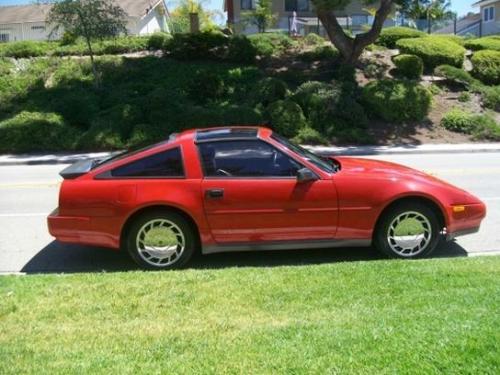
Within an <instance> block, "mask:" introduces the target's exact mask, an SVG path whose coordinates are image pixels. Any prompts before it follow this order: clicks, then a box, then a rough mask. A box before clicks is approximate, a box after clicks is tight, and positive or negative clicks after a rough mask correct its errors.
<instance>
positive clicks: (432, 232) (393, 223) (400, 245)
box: [374, 203, 441, 259]
mask: <svg viewBox="0 0 500 375" xmlns="http://www.w3.org/2000/svg"><path fill="white" fill-rule="evenodd" d="M440 232H441V228H440V225H439V220H438V217H437V215H436V213H435V212H434V210H433V209H431V208H430V207H428V206H426V205H424V204H421V203H404V204H400V205H397V206H395V207H393V208H392V209H390V210H389V211H388V212H386V213H385V214H384V216H383V217H382V218H381V221H380V223H379V224H378V226H377V229H376V232H375V236H374V243H375V247H376V248H377V249H378V250H380V251H381V252H383V253H384V254H386V255H388V256H389V257H391V258H404V259H413V258H420V257H424V256H427V255H429V254H430V253H431V252H432V251H434V249H435V248H436V246H437V245H438V243H439V240H440Z"/></svg>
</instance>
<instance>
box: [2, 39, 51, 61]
mask: <svg viewBox="0 0 500 375" xmlns="http://www.w3.org/2000/svg"><path fill="white" fill-rule="evenodd" d="M53 48H54V43H50V42H35V41H28V40H27V41H22V42H9V43H5V44H3V45H2V46H0V56H5V57H14V58H16V59H20V58H26V57H38V56H43V55H46V54H47V53H48V52H49V51H50V50H52V49H53Z"/></svg>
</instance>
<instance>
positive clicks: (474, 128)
mask: <svg viewBox="0 0 500 375" xmlns="http://www.w3.org/2000/svg"><path fill="white" fill-rule="evenodd" d="M441 125H442V126H444V127H445V128H446V129H448V130H451V131H455V132H460V133H465V134H469V135H472V137H473V138H474V139H476V140H490V141H498V140H500V125H499V124H498V123H497V122H496V121H495V120H494V119H493V118H492V117H491V116H489V115H487V114H482V115H474V114H471V113H468V112H465V111H463V110H460V109H456V108H454V109H452V110H451V111H449V112H448V113H446V114H445V115H444V117H443V119H442V120H441Z"/></svg>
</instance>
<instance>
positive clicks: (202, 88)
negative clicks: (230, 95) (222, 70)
mask: <svg viewBox="0 0 500 375" xmlns="http://www.w3.org/2000/svg"><path fill="white" fill-rule="evenodd" d="M225 92H226V89H225V86H224V80H223V79H222V78H221V77H220V75H218V74H216V73H214V72H211V71H206V70H200V71H198V72H197V73H196V74H195V75H194V77H193V80H192V81H191V82H190V83H189V86H188V95H189V97H190V98H191V99H193V100H194V101H196V102H198V103H205V102H207V101H209V100H216V99H219V98H221V97H222V96H223V95H224V94H225Z"/></svg>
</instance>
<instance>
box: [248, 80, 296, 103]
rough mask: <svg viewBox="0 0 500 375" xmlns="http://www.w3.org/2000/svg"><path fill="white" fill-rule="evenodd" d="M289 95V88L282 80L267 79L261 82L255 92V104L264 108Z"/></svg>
mask: <svg viewBox="0 0 500 375" xmlns="http://www.w3.org/2000/svg"><path fill="white" fill-rule="evenodd" d="M287 93H288V86H287V85H286V83H285V82H283V81H282V80H280V79H277V78H272V77H267V78H264V79H262V80H260V81H259V82H257V85H256V87H255V90H254V96H255V102H256V103H262V104H263V105H264V106H267V105H269V103H272V102H275V101H277V100H281V99H285V97H286V95H287Z"/></svg>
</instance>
